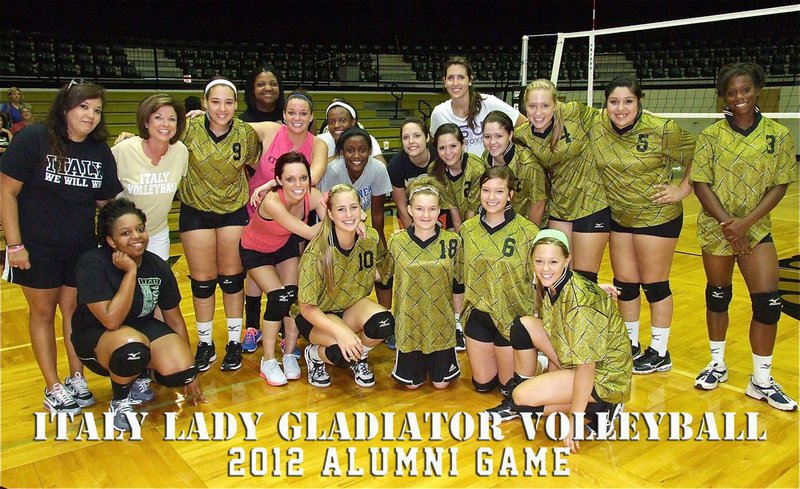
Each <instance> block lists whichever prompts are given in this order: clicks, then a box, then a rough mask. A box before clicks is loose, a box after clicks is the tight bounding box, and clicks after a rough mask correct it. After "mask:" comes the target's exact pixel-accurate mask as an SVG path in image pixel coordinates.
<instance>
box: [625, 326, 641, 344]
mask: <svg viewBox="0 0 800 489" xmlns="http://www.w3.org/2000/svg"><path fill="white" fill-rule="evenodd" d="M625 328H626V329H627V330H628V338H630V339H631V344H632V345H633V346H639V321H625Z"/></svg>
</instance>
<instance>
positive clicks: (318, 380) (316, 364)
mask: <svg viewBox="0 0 800 489" xmlns="http://www.w3.org/2000/svg"><path fill="white" fill-rule="evenodd" d="M311 346H312V345H308V346H307V347H306V349H305V351H304V352H303V356H304V357H305V359H306V365H308V383H309V384H311V385H313V386H314V387H328V386H329V385H331V377H330V375H328V371H327V370H326V369H325V362H323V361H318V360H314V359H313V358H311Z"/></svg>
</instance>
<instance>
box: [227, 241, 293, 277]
mask: <svg viewBox="0 0 800 489" xmlns="http://www.w3.org/2000/svg"><path fill="white" fill-rule="evenodd" d="M302 241H303V238H301V237H300V236H297V235H295V234H293V235H291V236H289V239H288V240H287V241H286V243H285V244H284V245H283V246H281V247H280V248H278V249H277V250H275V251H273V252H272V253H261V252H260V251H256V250H248V249H246V248H243V247H242V244H241V243H239V256H240V257H241V258H242V265H243V266H244V269H245V271H247V270H252V269H253V268H258V267H263V266H267V265H272V266H273V267H274V266H275V265H277V264H278V263H281V262H284V261H286V260H289V259H291V258H297V257H299V256H300V243H301V242H302Z"/></svg>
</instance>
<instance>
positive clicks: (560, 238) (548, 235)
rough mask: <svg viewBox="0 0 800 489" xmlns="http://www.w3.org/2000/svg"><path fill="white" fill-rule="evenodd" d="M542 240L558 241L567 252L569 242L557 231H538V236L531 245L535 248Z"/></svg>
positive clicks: (564, 235) (565, 236)
mask: <svg viewBox="0 0 800 489" xmlns="http://www.w3.org/2000/svg"><path fill="white" fill-rule="evenodd" d="M544 238H553V239H555V240H557V241H560V242H561V243H563V244H564V246H566V247H567V251H569V240H568V239H567V235H566V234H564V233H563V232H561V231H559V230H558V229H542V230H541V231H539V234H537V235H536V237H535V238H533V245H534V246H536V243H538V242H539V241H540V240H542V239H544Z"/></svg>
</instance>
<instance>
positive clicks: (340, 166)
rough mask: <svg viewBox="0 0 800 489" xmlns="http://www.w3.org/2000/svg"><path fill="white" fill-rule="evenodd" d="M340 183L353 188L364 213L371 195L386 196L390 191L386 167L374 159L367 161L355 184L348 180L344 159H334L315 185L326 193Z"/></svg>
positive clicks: (367, 208)
mask: <svg viewBox="0 0 800 489" xmlns="http://www.w3.org/2000/svg"><path fill="white" fill-rule="evenodd" d="M340 183H347V184H350V185H352V186H353V187H355V189H356V191H357V192H358V197H359V199H361V208H362V209H363V210H365V211H367V210H369V208H370V207H371V205H372V196H373V195H386V194H388V193H390V192H391V191H392V182H391V180H389V172H388V171H387V170H386V165H384V164H383V163H381V162H380V161H379V160H376V159H375V158H370V159H369V161H367V165H366V166H365V167H364V172H363V173H361V176H360V177H359V178H358V180H356V181H355V182H353V181H352V180H350V175H349V174H348V173H347V166H345V163H344V158H336V159H335V160H333V161H331V162H330V163H328V169H327V170H325V175H323V176H322V179H321V180H320V181H319V183H318V184H317V188H318V189H319V191H320V192H327V191H329V190H330V189H331V188H333V186H334V185H337V184H340Z"/></svg>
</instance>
